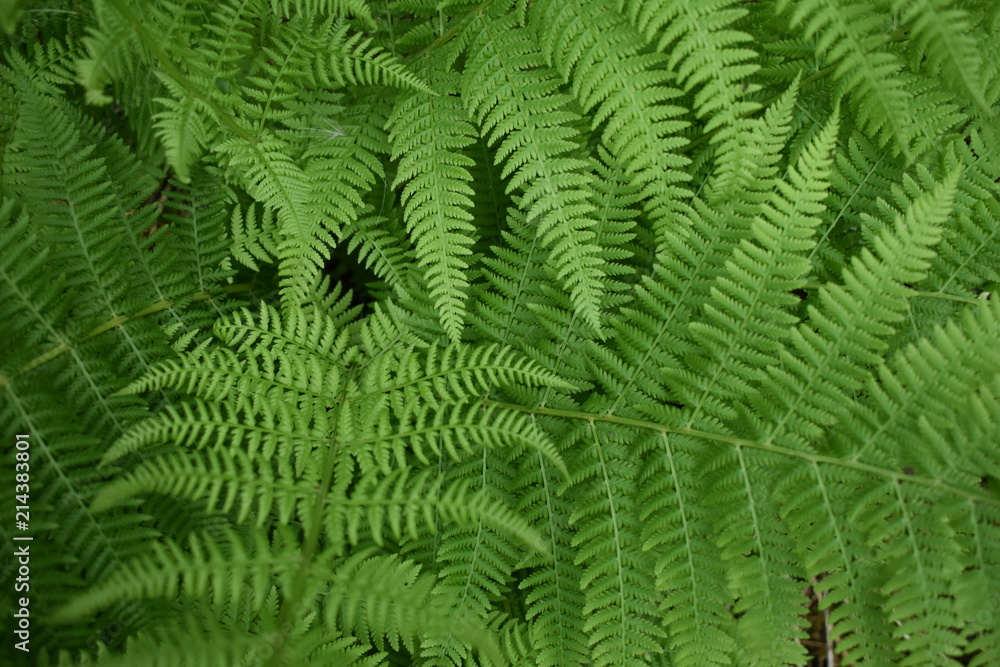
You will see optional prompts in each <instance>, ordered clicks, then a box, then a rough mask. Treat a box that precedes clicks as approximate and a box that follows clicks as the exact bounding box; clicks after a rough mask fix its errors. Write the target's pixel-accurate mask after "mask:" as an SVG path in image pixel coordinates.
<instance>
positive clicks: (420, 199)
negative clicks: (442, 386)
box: [389, 75, 476, 341]
mask: <svg viewBox="0 0 1000 667" xmlns="http://www.w3.org/2000/svg"><path fill="white" fill-rule="evenodd" d="M435 83H436V86H437V88H438V91H437V94H433V93H430V92H416V93H413V94H412V95H410V96H408V97H405V98H403V99H401V100H400V101H399V102H398V103H397V105H396V109H395V110H394V112H393V115H392V116H391V117H390V118H389V127H390V128H391V135H390V138H391V140H392V142H393V153H392V158H393V159H394V160H395V159H398V158H399V156H400V155H404V157H403V158H402V159H401V160H400V163H399V169H398V171H397V173H396V182H395V183H394V184H393V187H398V186H399V184H400V183H404V182H405V183H406V187H405V188H403V193H402V195H401V200H402V203H403V205H404V207H405V208H404V213H403V218H404V220H406V229H407V232H408V233H409V234H410V237H411V238H412V239H413V240H414V242H415V246H416V249H415V253H416V256H417V260H418V262H419V263H420V265H421V266H423V267H424V268H425V271H426V276H427V282H428V287H429V288H430V296H431V298H432V299H433V300H434V304H435V307H436V308H437V309H438V312H439V313H440V315H441V326H442V327H444V330H445V331H446V332H448V335H449V337H450V338H451V339H452V340H453V341H457V340H459V338H460V337H461V330H462V325H463V321H464V320H465V300H466V293H467V291H468V286H469V282H468V279H467V278H466V273H467V271H468V268H469V264H468V261H467V258H468V256H469V255H471V254H472V251H471V246H472V245H473V243H475V240H476V238H475V226H474V225H472V224H471V221H472V219H473V218H472V214H471V212H470V209H471V208H472V199H471V198H470V197H471V195H472V194H473V190H472V188H471V187H470V186H469V184H468V182H469V181H470V180H472V176H471V175H470V174H469V172H468V168H469V166H471V165H472V164H474V162H473V160H472V159H471V158H469V157H467V156H466V155H464V154H463V153H462V149H464V148H466V147H467V146H469V145H471V144H472V143H474V141H475V129H474V128H473V127H472V124H471V123H469V121H468V120H467V119H466V117H465V112H464V111H463V110H462V107H461V103H460V101H459V100H458V99H457V98H456V97H455V95H454V94H455V93H457V91H458V83H459V82H458V76H457V75H453V76H448V77H442V79H441V80H440V82H435Z"/></svg>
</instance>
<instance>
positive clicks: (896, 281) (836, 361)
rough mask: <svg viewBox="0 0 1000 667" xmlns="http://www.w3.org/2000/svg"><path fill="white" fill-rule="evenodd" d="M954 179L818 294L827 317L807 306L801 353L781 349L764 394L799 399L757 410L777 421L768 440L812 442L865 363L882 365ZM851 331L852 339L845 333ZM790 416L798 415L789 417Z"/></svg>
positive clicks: (796, 334)
mask: <svg viewBox="0 0 1000 667" xmlns="http://www.w3.org/2000/svg"><path fill="white" fill-rule="evenodd" d="M957 176H958V175H957V174H953V175H951V176H950V177H949V178H948V180H947V181H945V182H944V183H942V184H940V185H939V186H938V187H937V188H936V189H935V190H934V192H932V193H928V194H926V195H925V196H924V197H922V198H921V199H919V200H917V201H916V202H914V203H913V205H912V206H911V207H910V209H909V210H908V211H907V214H906V216H905V218H904V217H903V216H898V217H897V218H896V221H895V224H894V225H893V227H892V228H891V231H890V229H888V228H887V229H886V230H885V233H883V234H882V235H881V236H880V237H879V238H878V240H877V242H876V244H875V250H876V252H877V253H878V255H877V256H876V255H875V254H873V253H872V252H870V251H868V250H864V251H862V253H861V255H860V257H859V258H855V259H854V261H853V262H852V263H851V270H850V271H848V272H845V274H844V283H845V284H844V286H843V287H842V286H840V285H831V286H828V287H824V288H823V289H822V290H821V291H820V293H819V302H820V303H822V304H823V306H824V307H825V308H826V309H827V311H828V312H829V313H830V314H829V315H825V314H823V313H821V312H820V311H819V310H817V309H816V308H815V307H810V308H809V309H808V310H809V316H810V322H809V326H800V327H799V328H798V329H796V330H795V331H793V332H792V345H793V347H794V349H795V351H796V353H797V354H796V355H794V356H793V355H792V354H791V353H790V352H788V351H784V350H783V351H782V353H781V359H782V364H783V366H785V368H776V367H774V366H772V367H770V368H769V369H768V378H767V379H766V380H765V381H764V384H763V386H764V388H765V391H766V392H767V393H766V395H767V396H771V397H777V396H779V395H781V394H783V393H786V392H787V391H789V389H791V387H795V389H794V390H793V391H792V394H789V395H794V396H795V398H794V399H793V400H791V401H787V402H778V401H775V400H774V399H773V398H770V399H764V400H761V401H759V402H757V407H758V409H760V410H761V411H762V412H763V413H764V414H766V415H769V417H770V419H772V420H773V421H772V422H771V424H772V425H771V426H769V427H768V438H772V439H774V438H778V437H790V438H793V439H795V440H799V439H800V438H809V437H815V436H816V435H817V434H818V433H819V431H820V428H821V426H823V425H825V424H828V423H829V420H830V418H831V413H832V412H835V406H836V405H837V404H838V402H839V401H840V400H841V399H842V397H843V393H842V392H845V391H853V390H854V389H856V388H857V387H858V386H859V385H860V383H861V381H862V380H863V378H864V376H865V374H866V373H865V368H864V365H865V364H870V363H873V362H875V361H876V360H877V358H878V356H877V355H878V353H879V352H880V351H882V350H884V349H885V347H886V343H885V342H884V339H885V336H886V334H887V333H888V332H889V331H891V329H890V328H889V326H888V325H889V324H890V323H892V322H897V321H899V319H901V317H902V311H903V310H904V309H905V308H906V291H907V290H906V288H905V287H904V286H903V284H904V283H912V282H916V281H918V280H919V279H920V278H922V277H923V275H924V274H925V272H926V270H927V267H928V261H927V258H929V257H931V256H932V251H931V250H930V248H932V247H933V245H934V244H935V243H937V241H938V240H939V239H940V236H941V228H942V226H943V223H944V221H945V220H946V219H947V217H948V215H949V213H950V209H951V202H952V198H953V197H954V192H955V185H956V181H957ZM858 294H867V295H868V298H869V299H870V300H871V301H869V303H867V304H865V305H862V304H861V303H860V302H859V301H858V296H857V295H858ZM848 331H851V332H852V334H851V335H850V336H846V335H845V333H846V332H848ZM806 360H808V361H806ZM828 364H829V365H830V366H832V368H831V370H832V369H833V368H835V369H836V372H835V373H824V374H822V375H821V374H820V372H819V371H818V369H821V368H827V367H828ZM783 388H784V389H783ZM793 415H794V416H795V417H797V418H796V419H792V417H793ZM792 434H796V435H795V436H793V435H792ZM799 442H802V441H801V440H799Z"/></svg>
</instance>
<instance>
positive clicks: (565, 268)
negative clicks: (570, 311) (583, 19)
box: [462, 14, 603, 327]
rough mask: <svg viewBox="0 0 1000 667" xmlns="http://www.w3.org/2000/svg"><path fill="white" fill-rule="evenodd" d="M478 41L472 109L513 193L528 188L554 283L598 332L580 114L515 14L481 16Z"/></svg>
mask: <svg viewBox="0 0 1000 667" xmlns="http://www.w3.org/2000/svg"><path fill="white" fill-rule="evenodd" d="M478 21H479V30H480V34H479V37H478V38H477V39H476V41H475V43H474V46H473V47H472V54H471V55H470V57H469V61H468V62H467V64H466V69H465V72H464V73H463V78H462V97H463V101H464V102H465V104H466V108H468V109H469V111H470V113H472V114H474V115H475V116H476V118H477V119H478V120H479V122H480V123H481V124H482V131H483V134H484V135H485V136H486V137H487V140H488V142H489V144H490V145H491V146H492V145H494V144H497V143H498V142H499V144H500V145H499V147H498V149H497V160H498V161H499V160H501V159H502V160H506V166H505V168H504V171H503V174H502V176H503V177H507V176H511V177H512V178H511V180H510V182H509V183H508V186H507V189H508V192H509V191H512V190H515V189H517V190H523V196H522V197H521V198H520V200H519V201H518V206H519V207H520V208H521V209H522V210H524V212H525V213H526V215H527V220H528V222H529V223H532V224H535V225H536V235H537V237H538V238H539V240H540V241H541V243H542V245H543V246H544V247H546V248H547V249H548V250H549V251H550V253H551V257H552V261H553V263H554V265H555V268H556V277H557V279H558V280H559V281H560V282H561V283H562V285H563V286H564V287H565V288H566V289H567V291H569V292H570V294H571V295H572V298H573V303H574V304H575V305H576V307H577V308H578V309H579V310H580V312H581V314H582V315H583V317H584V318H585V319H586V320H587V321H588V322H589V323H590V324H591V325H593V326H595V327H600V315H599V311H600V304H601V292H602V289H601V284H600V280H601V278H602V276H603V272H602V271H601V269H600V267H599V264H600V260H599V258H598V257H597V254H598V249H597V246H596V245H595V243H594V230H593V227H594V225H595V222H594V220H593V218H592V217H591V216H592V215H593V205H592V204H590V202H589V201H588V196H587V192H588V190H589V189H590V184H591V182H592V181H593V177H592V176H591V175H590V174H589V173H588V172H587V171H586V163H585V162H584V161H582V160H580V159H579V158H576V157H573V156H572V154H573V152H574V151H575V150H577V149H578V147H579V140H578V139H577V136H576V132H575V131H574V130H573V128H572V123H573V122H574V121H575V118H576V116H575V114H573V113H572V112H571V111H569V110H567V109H566V102H567V101H568V100H566V99H565V98H562V97H560V96H555V97H553V96H552V95H551V93H552V92H553V91H554V90H555V88H556V87H557V86H558V83H557V81H556V79H555V76H553V73H551V72H549V71H548V70H545V69H540V68H541V67H542V66H543V60H542V58H541V55H540V54H539V53H538V52H537V50H536V48H535V47H534V45H533V43H532V39H531V35H530V33H529V32H528V31H527V30H526V29H524V28H517V27H515V26H516V23H517V17H516V16H515V15H513V14H509V15H506V16H501V17H491V19H490V20H489V21H487V20H485V19H484V18H482V17H480V18H479V19H478Z"/></svg>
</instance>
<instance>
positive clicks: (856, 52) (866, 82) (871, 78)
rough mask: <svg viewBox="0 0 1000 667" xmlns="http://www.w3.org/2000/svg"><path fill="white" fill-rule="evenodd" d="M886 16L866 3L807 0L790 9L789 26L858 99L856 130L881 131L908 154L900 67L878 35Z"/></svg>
mask: <svg viewBox="0 0 1000 667" xmlns="http://www.w3.org/2000/svg"><path fill="white" fill-rule="evenodd" d="M788 4H789V3H788V0H780V1H779V3H778V9H779V11H784V10H785V9H786V8H787V7H788ZM885 18H886V17H884V16H883V15H882V14H881V12H879V11H878V8H877V7H876V6H874V5H873V4H872V3H870V2H868V1H867V0H865V1H864V2H855V1H854V0H851V1H850V2H844V1H843V0H832V1H827V0H806V2H799V3H797V4H796V5H795V6H794V10H793V11H792V14H791V16H790V17H789V21H790V23H791V25H792V26H798V25H800V24H801V25H802V28H801V29H802V35H803V36H804V37H805V38H806V39H809V40H812V39H815V40H816V50H817V51H818V52H819V53H822V54H828V55H827V57H828V58H829V60H830V61H832V62H831V64H834V63H835V64H836V66H837V67H836V70H835V72H834V74H835V76H836V77H837V78H838V79H840V80H841V81H843V84H844V87H845V88H846V89H847V90H848V91H850V92H856V93H857V94H858V95H859V96H860V101H859V102H858V103H857V104H856V105H855V109H856V110H857V117H858V124H859V126H861V127H862V128H864V129H865V130H866V131H868V133H869V136H871V135H876V134H879V133H884V136H886V137H890V136H891V137H893V138H894V139H895V146H896V148H897V149H899V150H900V151H901V152H902V153H903V154H904V155H908V154H909V152H910V148H909V147H910V139H911V131H910V120H909V118H908V117H907V114H906V109H907V106H908V103H909V96H908V95H907V93H906V89H905V88H904V86H903V82H902V80H901V79H900V78H899V76H898V73H899V71H900V69H901V68H902V63H901V62H900V61H899V58H898V57H897V56H896V54H895V52H894V51H893V50H891V49H888V48H886V47H885V46H884V42H885V40H886V37H885V36H883V35H880V34H879V32H880V28H881V26H882V25H883V24H884V23H886V21H885ZM862 102H863V103H862ZM880 136H882V135H880ZM883 142H884V140H883Z"/></svg>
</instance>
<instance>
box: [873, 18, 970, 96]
mask: <svg viewBox="0 0 1000 667" xmlns="http://www.w3.org/2000/svg"><path fill="white" fill-rule="evenodd" d="M891 7H892V11H893V12H895V13H896V14H898V15H899V20H900V23H901V24H902V25H903V26H905V27H906V28H907V29H908V30H909V32H910V34H911V37H910V39H909V40H908V41H907V44H908V46H909V47H910V48H911V49H912V50H913V56H912V58H913V61H914V62H921V63H923V65H922V66H924V67H927V68H928V69H929V70H930V72H931V73H932V74H934V75H936V76H937V77H939V78H940V80H941V81H942V82H943V83H944V84H945V85H947V86H948V87H950V88H951V89H952V90H954V91H955V92H959V93H961V94H962V95H964V96H967V97H968V99H971V100H972V101H973V102H974V103H975V104H976V105H977V106H978V107H979V108H980V109H982V110H987V109H988V108H989V105H988V104H987V103H986V99H985V97H984V96H983V85H982V80H981V78H980V77H981V73H982V70H983V65H982V58H981V57H980V46H979V43H978V42H977V40H976V32H977V30H976V28H975V27H974V26H973V25H972V23H971V21H970V16H969V14H968V12H966V11H964V10H963V9H962V8H961V7H954V6H949V5H948V4H947V3H945V2H942V1H941V0H893V2H892V4H891Z"/></svg>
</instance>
